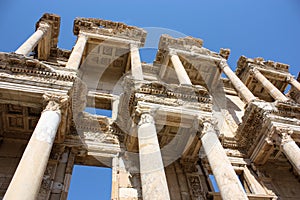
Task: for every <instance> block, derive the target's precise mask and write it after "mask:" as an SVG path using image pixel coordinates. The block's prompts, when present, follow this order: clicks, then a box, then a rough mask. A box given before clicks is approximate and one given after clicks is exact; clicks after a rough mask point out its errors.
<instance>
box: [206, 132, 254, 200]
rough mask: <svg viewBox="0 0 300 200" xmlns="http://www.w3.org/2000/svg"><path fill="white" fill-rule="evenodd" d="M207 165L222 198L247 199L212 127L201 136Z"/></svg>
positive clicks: (228, 199) (225, 199) (229, 199)
mask: <svg viewBox="0 0 300 200" xmlns="http://www.w3.org/2000/svg"><path fill="white" fill-rule="evenodd" d="M201 141H202V146H203V149H204V151H205V154H206V156H207V158H208V162H209V165H210V167H211V169H212V172H213V174H214V176H215V179H216V182H217V185H218V187H219V189H220V193H221V196H222V199H224V200H233V199H234V200H238V199H239V200H240V199H248V198H247V195H246V193H245V191H244V190H243V187H242V185H241V183H240V181H239V179H238V177H237V175H236V173H235V171H234V169H233V167H232V165H231V163H230V161H229V159H228V157H227V155H226V153H225V151H224V149H223V147H222V145H221V143H220V141H219V139H218V137H217V135H216V133H215V131H214V130H213V128H212V127H209V128H208V129H207V132H206V133H205V134H204V135H203V136H202V138H201Z"/></svg>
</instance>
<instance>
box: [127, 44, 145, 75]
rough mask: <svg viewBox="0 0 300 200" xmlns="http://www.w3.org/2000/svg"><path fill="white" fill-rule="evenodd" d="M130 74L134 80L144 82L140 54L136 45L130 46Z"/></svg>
mask: <svg viewBox="0 0 300 200" xmlns="http://www.w3.org/2000/svg"><path fill="white" fill-rule="evenodd" d="M130 60H131V73H132V76H133V77H134V79H135V80H144V77H143V68H142V63H141V58H140V52H139V48H138V46H137V45H130Z"/></svg>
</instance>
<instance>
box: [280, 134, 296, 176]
mask: <svg viewBox="0 0 300 200" xmlns="http://www.w3.org/2000/svg"><path fill="white" fill-rule="evenodd" d="M280 138H281V139H280V145H281V147H282V150H283V153H284V154H285V155H286V157H287V158H288V160H289V161H290V163H291V164H292V165H293V166H294V168H295V169H296V171H297V173H298V174H299V175H300V148H299V147H298V145H297V144H296V142H295V141H294V140H293V139H292V137H291V136H290V134H289V133H285V132H284V133H280Z"/></svg>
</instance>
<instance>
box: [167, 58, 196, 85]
mask: <svg viewBox="0 0 300 200" xmlns="http://www.w3.org/2000/svg"><path fill="white" fill-rule="evenodd" d="M170 56H171V61H172V64H173V66H174V69H175V72H176V75H177V78H178V80H179V83H180V84H182V85H192V82H191V80H190V77H189V76H188V74H187V73H186V71H185V68H184V66H183V65H182V63H181V61H180V59H179V57H178V55H177V54H176V53H170Z"/></svg>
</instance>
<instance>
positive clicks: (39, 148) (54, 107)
mask: <svg viewBox="0 0 300 200" xmlns="http://www.w3.org/2000/svg"><path fill="white" fill-rule="evenodd" d="M60 120H61V111H60V105H59V104H58V102H56V101H54V100H50V101H49V102H48V104H47V106H46V108H45V109H44V110H43V112H42V114H41V117H40V119H39V121H38V124H37V125H36V127H35V129H34V132H33V134H32V136H31V138H30V140H29V142H28V144H27V147H26V149H25V151H24V153H23V156H22V158H21V161H20V163H19V165H18V167H17V169H16V172H15V174H14V176H13V178H12V180H11V182H10V185H9V186H8V189H7V191H6V193H5V196H4V199H5V200H33V199H36V197H37V195H38V193H39V189H40V186H41V183H42V180H43V175H44V173H45V169H46V166H47V163H48V159H49V156H50V152H51V149H52V146H53V142H54V139H55V135H56V132H57V129H58V126H59V124H60Z"/></svg>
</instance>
